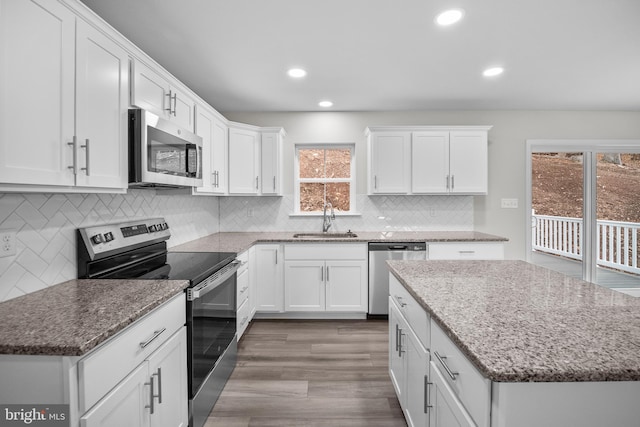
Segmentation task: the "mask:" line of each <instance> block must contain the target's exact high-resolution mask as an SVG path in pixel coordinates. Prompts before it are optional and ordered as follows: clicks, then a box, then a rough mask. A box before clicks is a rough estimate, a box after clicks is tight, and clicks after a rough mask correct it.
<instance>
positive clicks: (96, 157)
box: [76, 20, 129, 188]
mask: <svg viewBox="0 0 640 427" xmlns="http://www.w3.org/2000/svg"><path fill="white" fill-rule="evenodd" d="M76 40H77V43H76V49H77V50H76V135H77V140H78V142H77V144H78V147H77V148H76V149H77V150H78V151H77V159H78V160H77V162H78V168H79V170H78V174H77V176H76V185H81V186H88V187H102V188H126V187H127V170H128V164H127V107H128V104H129V97H128V93H129V56H128V54H127V52H126V51H125V50H124V49H122V48H121V47H120V46H118V45H117V44H116V43H114V42H113V41H112V40H110V39H109V38H107V37H106V36H105V35H103V34H102V33H101V32H99V31H98V30H96V29H95V28H93V27H92V26H90V25H89V24H87V23H85V22H84V21H82V20H78V26H77V34H76Z"/></svg>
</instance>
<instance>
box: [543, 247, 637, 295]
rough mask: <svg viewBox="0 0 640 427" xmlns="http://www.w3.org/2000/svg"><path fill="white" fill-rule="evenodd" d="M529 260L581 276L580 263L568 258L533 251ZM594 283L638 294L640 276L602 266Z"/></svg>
mask: <svg viewBox="0 0 640 427" xmlns="http://www.w3.org/2000/svg"><path fill="white" fill-rule="evenodd" d="M531 262H532V263H534V264H537V265H541V266H543V267H546V268H548V269H550V270H554V271H559V272H561V273H564V274H566V275H567V276H571V277H577V278H582V263H581V262H580V261H576V260H572V259H569V258H565V257H561V256H557V255H551V254H546V253H544V252H539V251H534V252H533V253H532V255H531ZM596 283H597V284H599V285H600V286H605V287H607V288H611V289H616V290H622V289H625V290H627V289H631V291H630V292H629V291H627V292H626V293H630V294H632V295H634V296H640V276H638V275H634V274H629V273H623V272H617V271H614V270H610V269H607V268H603V267H598V269H597V271H596Z"/></svg>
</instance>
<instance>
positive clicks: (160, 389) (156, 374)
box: [151, 368, 162, 403]
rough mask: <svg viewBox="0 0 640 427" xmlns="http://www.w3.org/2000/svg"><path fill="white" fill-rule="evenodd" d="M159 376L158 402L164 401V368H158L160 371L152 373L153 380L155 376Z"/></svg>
mask: <svg viewBox="0 0 640 427" xmlns="http://www.w3.org/2000/svg"><path fill="white" fill-rule="evenodd" d="M154 376H155V377H158V395H157V396H156V397H157V398H158V403H162V368H158V372H156V373H154V374H153V375H152V378H151V381H153V377H154Z"/></svg>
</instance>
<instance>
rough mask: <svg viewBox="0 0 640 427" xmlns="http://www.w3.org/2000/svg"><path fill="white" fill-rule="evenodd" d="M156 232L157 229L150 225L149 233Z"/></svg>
mask: <svg viewBox="0 0 640 427" xmlns="http://www.w3.org/2000/svg"><path fill="white" fill-rule="evenodd" d="M156 231H158V229H157V228H156V226H155V225H150V226H149V233H155V232H156Z"/></svg>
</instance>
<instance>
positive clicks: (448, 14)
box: [436, 9, 464, 27]
mask: <svg viewBox="0 0 640 427" xmlns="http://www.w3.org/2000/svg"><path fill="white" fill-rule="evenodd" d="M463 16H464V11H463V10H462V9H449V10H445V11H444V12H442V13H440V14H439V15H438V16H436V24H438V25H441V26H443V27H446V26H448V25H452V24H455V23H456V22H458V21H459V20H461V19H462V17H463Z"/></svg>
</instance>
